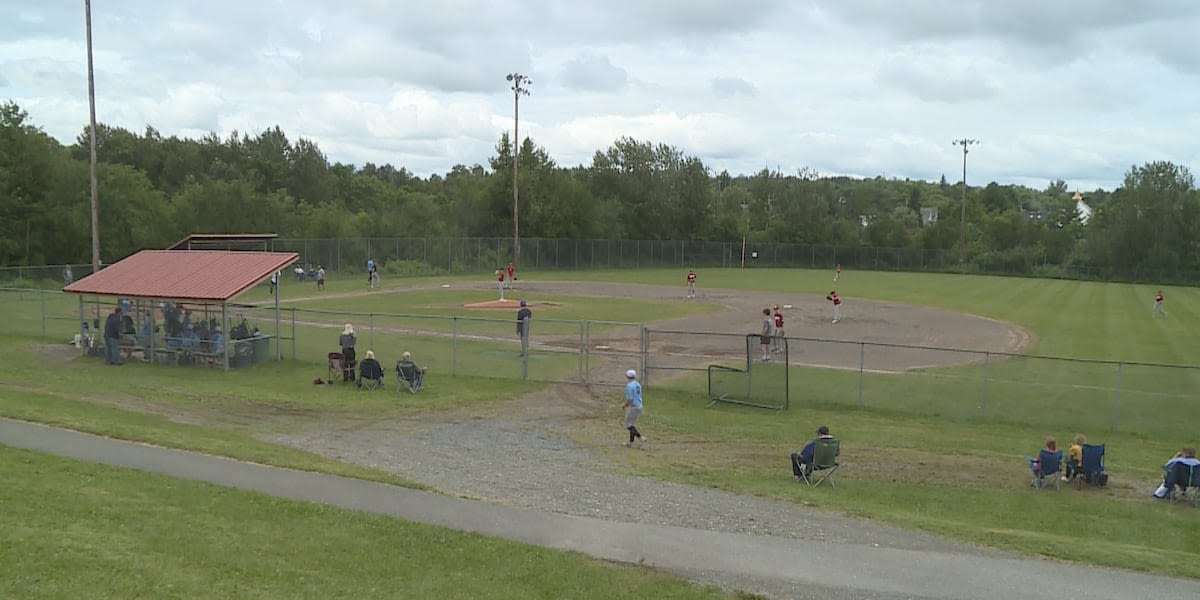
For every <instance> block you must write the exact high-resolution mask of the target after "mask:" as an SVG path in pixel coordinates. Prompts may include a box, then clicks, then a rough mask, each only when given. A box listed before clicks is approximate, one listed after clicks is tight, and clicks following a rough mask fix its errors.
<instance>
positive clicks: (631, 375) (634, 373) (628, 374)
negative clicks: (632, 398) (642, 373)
mask: <svg viewBox="0 0 1200 600" xmlns="http://www.w3.org/2000/svg"><path fill="white" fill-rule="evenodd" d="M625 376H626V377H628V378H629V379H637V371H634V370H633V369H630V370H628V371H625Z"/></svg>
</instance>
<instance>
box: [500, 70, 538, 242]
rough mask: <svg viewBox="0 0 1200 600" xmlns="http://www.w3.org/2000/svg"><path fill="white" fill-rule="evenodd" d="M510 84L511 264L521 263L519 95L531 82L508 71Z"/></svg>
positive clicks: (524, 93)
mask: <svg viewBox="0 0 1200 600" xmlns="http://www.w3.org/2000/svg"><path fill="white" fill-rule="evenodd" d="M505 79H506V80H508V81H509V83H511V84H512V91H513V264H514V265H520V264H521V220H520V217H519V212H520V204H519V203H518V202H517V198H518V193H517V163H519V162H521V161H520V158H521V136H520V133H519V131H520V129H519V127H520V116H521V110H520V109H521V96H523V95H524V96H528V95H529V87H528V86H529V85H531V84H532V83H533V81H532V80H530V79H529V78H528V77H526V76H524V75H522V74H520V73H509V74H508V76H507V77H505Z"/></svg>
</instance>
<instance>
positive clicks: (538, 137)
mask: <svg viewBox="0 0 1200 600" xmlns="http://www.w3.org/2000/svg"><path fill="white" fill-rule="evenodd" d="M93 19H94V29H95V32H94V33H95V36H94V37H95V46H96V84H97V90H96V91H97V104H98V110H99V114H98V117H99V119H100V120H101V121H102V122H105V123H109V124H112V125H118V126H122V127H126V128H129V129H131V130H134V131H141V130H142V129H144V127H145V126H146V125H152V126H154V127H155V128H157V129H158V130H159V131H161V132H162V133H163V134H164V135H194V134H195V133H196V132H204V131H208V130H213V131H215V132H216V133H218V134H220V135H222V136H225V135H228V134H229V133H230V132H231V131H233V130H234V129H237V130H239V131H243V132H249V133H251V134H254V133H257V132H260V131H262V130H264V129H267V128H269V127H273V126H275V125H279V126H281V127H282V128H283V129H284V131H285V132H287V134H288V135H289V137H291V138H292V139H296V138H299V137H307V138H310V139H313V140H314V141H316V142H317V143H318V144H320V146H321V148H322V150H324V151H325V153H326V154H327V155H328V156H329V158H330V159H331V160H334V161H342V162H352V163H356V164H361V163H364V162H368V161H370V162H375V163H383V162H392V163H394V164H396V165H397V166H404V167H407V168H409V169H410V170H412V171H414V172H417V173H420V174H423V175H428V174H430V173H443V172H445V171H447V170H448V169H450V168H451V167H452V166H453V165H455V164H459V163H462V164H474V163H479V164H487V160H488V158H489V157H490V156H491V155H492V154H493V152H494V146H495V143H496V141H497V139H498V138H499V137H500V135H501V133H502V132H504V131H509V132H511V129H512V95H511V92H510V91H509V89H508V85H507V82H505V81H504V76H505V75H506V74H508V73H511V72H514V71H516V72H520V73H523V74H525V75H528V76H529V77H531V78H532V79H533V81H534V82H535V83H534V85H533V86H531V92H532V95H531V96H529V97H527V98H524V99H523V100H522V103H521V130H522V136H523V137H524V136H525V135H530V136H532V137H533V139H534V140H535V142H537V143H539V144H541V145H542V146H544V147H546V149H547V151H548V152H549V153H550V154H551V156H553V157H554V158H555V159H556V160H557V161H558V162H559V163H560V164H568V165H570V164H579V163H588V162H590V160H591V156H592V154H593V153H594V152H596V151H598V150H604V149H606V148H607V147H608V146H609V145H611V144H612V142H613V141H614V140H615V139H617V138H618V137H622V136H627V137H632V138H635V139H638V140H643V141H649V142H653V143H668V144H672V145H675V146H677V147H678V148H679V149H681V150H682V151H683V152H684V153H686V154H689V155H694V156H698V157H700V158H701V159H703V160H704V161H705V163H706V164H707V165H708V166H710V167H712V168H713V169H715V170H718V171H719V170H721V169H729V170H730V171H731V172H735V173H736V172H755V171H757V170H759V169H761V168H763V167H764V166H770V167H776V166H778V167H779V168H782V169H783V170H784V171H787V172H791V171H793V170H795V169H796V168H799V167H801V166H809V167H813V168H816V169H818V170H819V171H821V172H823V173H842V174H856V175H863V176H875V175H880V174H886V175H887V176H896V177H914V178H924V179H937V178H938V177H940V176H941V175H942V174H947V178H948V179H957V177H954V176H953V175H954V174H955V173H958V172H959V171H960V169H961V154H960V153H957V152H956V149H955V148H954V147H953V146H952V145H951V144H950V141H951V140H953V139H955V138H960V137H973V138H979V139H981V140H983V142H984V143H983V144H981V145H980V147H979V148H978V149H977V150H975V151H973V152H972V154H971V160H970V166H969V178H970V179H971V180H972V181H979V182H986V181H990V180H998V181H1002V182H1031V183H1033V184H1034V185H1036V186H1038V187H1041V186H1044V185H1045V182H1046V181H1049V180H1052V179H1058V178H1062V179H1067V180H1069V181H1072V183H1075V182H1078V185H1080V186H1081V187H1083V188H1084V189H1088V188H1092V187H1096V186H1103V187H1108V188H1111V187H1113V186H1115V185H1117V184H1118V183H1119V182H1120V180H1121V179H1122V177H1123V175H1124V172H1125V170H1127V169H1128V168H1129V166H1130V165H1131V164H1139V163H1141V162H1145V161H1148V160H1154V159H1167V160H1174V161H1177V162H1180V163H1182V164H1185V165H1187V166H1189V167H1192V168H1193V170H1196V169H1200V164H1197V162H1198V161H1200V141H1197V137H1196V136H1195V135H1194V132H1195V131H1196V129H1197V126H1196V123H1197V122H1200V109H1198V108H1197V105H1198V104H1197V102H1196V99H1197V97H1200V51H1198V50H1200V46H1198V45H1197V42H1196V38H1195V33H1194V32H1195V31H1197V30H1200V3H1192V2H1183V1H1180V0H1164V1H1163V2H1154V3H1150V4H1145V3H1129V2H1124V1H1119V0H1103V1H1101V0H1062V1H1060V2H1055V3H1050V4H1046V3H1045V2H1041V1H1040V0H1039V1H1035V0H1014V1H1012V2H1005V3H996V2H986V1H984V0H922V1H916V2H902V3H898V2H894V1H887V0H816V1H814V2H812V3H805V4H802V5H801V4H799V3H790V2H784V1H783V0H770V1H765V2H758V3H755V5H754V6H746V5H739V4H735V3H728V2H724V1H722V0H692V1H689V2H684V1H682V0H678V1H677V0H667V1H663V2H644V1H641V0H609V1H607V2H599V1H597V0H576V1H572V0H530V1H528V2H483V1H482V0H411V1H409V2H403V3H398V4H397V3H394V2H388V1H386V0H343V1H342V2H339V3H336V4H330V3H328V2H325V1H321V0H293V1H289V2H284V1H282V0H270V1H264V2H245V1H244V0H243V1H239V2H234V1H232V0H210V1H208V2H203V3H175V2H156V1H153V0H128V1H126V2H121V3H97V4H95V5H93ZM0 40H2V41H0V99H12V100H14V101H16V102H18V103H19V104H20V105H21V106H22V107H23V108H25V109H26V110H28V111H29V112H30V114H31V117H32V119H33V121H34V122H35V123H37V124H39V125H41V126H42V127H44V128H45V130H46V131H47V132H49V133H51V134H52V135H55V136H56V137H58V138H60V139H61V140H63V141H64V142H68V143H70V142H72V141H73V140H74V139H75V136H76V135H77V134H78V133H79V132H80V131H82V129H83V126H84V125H85V124H86V122H87V97H86V93H87V85H86V79H85V78H84V77H85V73H86V62H85V57H86V55H85V51H84V50H85V48H84V41H83V14H82V9H81V8H80V7H79V6H78V5H74V4H70V3H61V2H38V1H35V0H14V1H13V2H5V3H0ZM1189 124H1190V125H1189Z"/></svg>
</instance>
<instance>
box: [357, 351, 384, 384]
mask: <svg viewBox="0 0 1200 600" xmlns="http://www.w3.org/2000/svg"><path fill="white" fill-rule="evenodd" d="M381 385H383V366H382V365H380V364H379V361H377V360H375V353H374V352H372V351H370V350H367V357H366V358H364V359H362V362H360V363H358V387H359V389H363V390H373V389H375V388H377V387H379V386H381Z"/></svg>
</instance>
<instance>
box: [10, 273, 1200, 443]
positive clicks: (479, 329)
mask: <svg viewBox="0 0 1200 600" xmlns="http://www.w3.org/2000/svg"><path fill="white" fill-rule="evenodd" d="M85 305H86V307H87V315H88V316H87V320H88V321H89V325H91V324H92V319H102V316H103V315H105V314H106V313H107V312H110V311H111V308H112V306H113V301H112V299H101V298H86V299H85ZM79 310H80V300H79V298H78V297H76V296H74V295H68V294H63V293H61V292H60V291H57V290H37V289H15V288H0V315H3V318H0V335H2V336H8V337H12V338H24V339H31V338H32V339H39V340H48V341H50V342H52V343H63V344H66V343H68V342H70V341H71V340H72V338H73V336H74V335H75V334H77V333H79V332H80V329H81V323H80V317H79ZM230 319H231V322H238V323H240V322H241V321H242V319H245V320H246V321H247V322H248V325H249V327H250V328H259V329H261V331H262V334H263V337H265V338H269V339H270V340H271V342H270V343H271V344H274V345H273V346H272V347H269V348H266V349H263V352H262V355H263V356H266V357H268V358H269V359H274V358H276V357H278V356H282V357H283V358H285V359H292V360H295V361H298V362H299V363H300V364H302V365H306V366H305V368H306V369H307V368H311V369H312V372H311V373H312V374H313V375H312V376H321V377H324V376H325V375H326V357H327V355H328V353H330V352H336V351H338V349H339V348H338V335H339V334H340V333H341V330H342V329H343V327H344V326H345V324H346V323H351V324H353V326H354V327H355V328H356V329H357V331H358V344H357V349H358V353H359V355H360V356H361V355H362V354H365V352H366V350H368V349H370V350H374V351H375V353H376V355H377V357H378V358H379V359H380V362H382V363H384V365H385V368H386V369H387V370H388V372H389V373H390V372H391V365H392V364H394V363H395V361H396V360H398V359H399V358H400V355H401V354H402V353H403V352H411V353H412V354H413V356H414V358H415V359H416V361H417V362H418V363H419V364H421V365H423V366H427V367H428V368H429V369H430V377H431V379H433V378H437V377H453V376H456V375H471V376H484V377H493V378H501V379H527V380H531V381H544V382H568V383H577V384H600V385H607V384H611V385H620V384H623V383H624V377H623V376H622V374H623V373H624V371H625V370H626V369H629V368H636V369H638V370H639V372H640V373H642V376H641V379H642V382H643V384H644V385H646V386H647V388H648V397H647V398H648V402H651V403H652V402H653V393H654V391H656V390H662V391H667V390H673V391H677V392H679V393H681V394H682V395H683V396H684V397H688V396H689V395H690V396H692V397H695V398H697V402H698V406H703V404H705V403H710V402H712V401H714V400H715V401H719V402H737V403H741V404H750V405H755V406H766V407H769V408H776V409H784V408H789V407H790V408H791V409H792V410H797V409H798V410H803V409H805V408H815V407H821V408H837V407H845V408H846V409H870V410H876V411H894V412H897V413H907V414H916V415H925V416H931V417H938V418H945V419H951V420H957V421H978V422H996V423H1013V424H1019V425H1022V426H1027V427H1029V428H1030V429H1031V436H1033V437H1035V438H1036V437H1040V436H1042V435H1044V434H1046V433H1056V434H1058V435H1066V434H1067V432H1072V433H1073V432H1075V431H1084V432H1086V431H1105V430H1107V431H1116V430H1121V431H1131V432H1138V433H1141V434H1145V435H1154V436H1159V437H1171V438H1177V439H1181V440H1186V439H1191V436H1194V435H1195V430H1194V427H1195V426H1194V424H1193V423H1191V422H1190V421H1189V420H1188V419H1186V418H1178V417H1179V416H1180V415H1191V414H1196V413H1197V412H1200V400H1198V399H1197V398H1196V397H1195V390H1197V389H1200V367H1198V366H1194V365H1171V364H1155V363H1145V362H1131V361H1111V360H1088V359H1075V358H1063V357H1047V356H1033V355H1025V354H1005V353H997V352H986V351H979V350H971V349H956V348H935V347H923V346H911V345H898V344H885V343H876V342H865V341H846V340H833V339H818V338H805V337H788V338H786V339H785V340H781V342H782V351H781V350H780V349H776V348H775V347H774V346H773V347H772V348H771V349H772V350H774V351H773V352H770V353H769V354H768V356H769V360H767V361H762V360H761V358H762V353H761V349H762V346H761V344H760V343H759V342H760V341H761V340H759V339H758V336H756V335H751V336H747V335H744V334H728V333H709V332H695V331H667V330H658V329H653V328H648V327H645V326H643V325H641V324H638V323H619V322H605V321H572V320H555V319H539V318H536V317H535V319H534V320H532V321H531V323H530V327H529V340H528V343H529V346H528V352H522V341H521V339H520V338H519V337H518V336H517V334H516V323H515V321H514V320H512V319H508V318H504V319H501V318H484V317H462V316H444V315H406V314H398V313H380V312H346V311H336V310H320V309H300V308H290V307H289V308H285V309H283V311H282V313H281V319H280V322H279V324H278V326H277V325H276V324H275V317H274V312H273V308H272V307H269V306H266V305H240V306H234V307H232V308H231V309H230ZM96 324H98V323H96ZM258 355H259V352H258V349H255V350H254V356H255V357H257V356H258ZM651 406H652V404H651ZM651 410H652V409H651Z"/></svg>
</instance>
